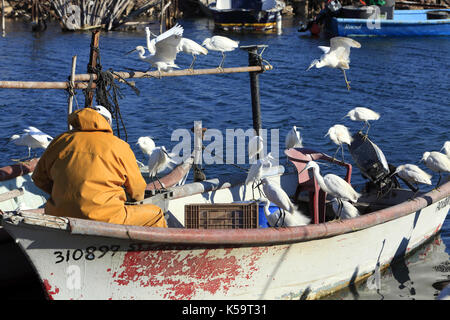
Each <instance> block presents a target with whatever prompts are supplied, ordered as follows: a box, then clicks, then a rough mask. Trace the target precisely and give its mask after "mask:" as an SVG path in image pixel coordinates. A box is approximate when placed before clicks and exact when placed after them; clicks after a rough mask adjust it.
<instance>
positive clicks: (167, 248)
mask: <svg viewBox="0 0 450 320" xmlns="http://www.w3.org/2000/svg"><path fill="white" fill-rule="evenodd" d="M290 150H295V151H296V152H288V153H287V155H288V157H289V159H290V160H291V161H293V160H299V161H302V159H300V158H296V156H295V154H296V153H298V152H301V153H303V154H304V155H306V158H307V159H308V161H309V160H313V159H315V160H319V159H321V160H324V161H328V162H330V163H331V164H333V163H336V162H335V160H334V159H331V158H330V157H328V156H326V155H324V154H323V153H320V152H315V151H313V150H308V149H290ZM361 150H362V149H361ZM365 154H366V152H364V154H362V155H361V156H364V155H365ZM357 163H359V162H358V161H357ZM338 164H339V163H338ZM340 165H343V163H340ZM362 172H365V171H364V170H362ZM367 172H368V171H367ZM272 173H273V174H272V175H271V176H270V179H271V181H273V182H275V183H279V184H280V186H281V187H282V188H283V190H285V191H286V193H288V194H289V195H290V196H291V198H294V195H295V198H296V200H297V201H296V202H297V203H298V205H299V207H306V208H309V210H310V212H311V213H313V212H315V210H314V209H315V208H314V206H315V205H312V204H311V203H308V201H309V198H308V196H304V195H303V194H302V193H301V192H300V193H299V192H298V191H299V185H300V184H299V172H298V171H297V169H295V168H293V167H288V169H287V170H285V169H284V168H283V167H281V166H278V167H276V168H275V170H274V171H273V172H272ZM349 173H350V175H351V167H349V166H347V174H349ZM245 178H246V176H245V175H241V176H236V177H233V179H232V180H230V179H226V180H225V179H211V180H205V181H202V182H195V183H189V184H186V185H183V186H176V187H172V188H169V193H161V194H156V195H153V196H151V197H148V198H146V199H144V200H143V201H142V203H155V204H158V205H159V206H160V207H161V208H163V209H164V211H165V213H166V218H167V220H168V225H169V226H170V227H169V228H148V227H137V226H126V225H116V224H108V223H103V222H96V221H90V220H83V219H75V218H65V217H54V216H48V215H45V214H43V210H42V209H38V210H13V211H4V212H3V213H2V219H1V221H2V225H3V227H4V228H5V230H6V231H7V232H8V233H9V234H10V235H11V236H12V237H13V238H14V239H15V241H16V242H17V243H18V245H19V246H20V247H21V248H22V250H23V251H24V253H25V254H26V255H27V256H28V258H29V260H30V262H31V263H32V265H33V267H34V268H35V270H36V272H37V273H38V275H39V277H40V279H41V281H42V284H43V287H44V289H45V290H46V292H47V294H48V296H49V297H50V298H52V299H288V298H307V299H315V298H319V297H323V296H325V295H327V294H329V293H332V292H334V291H336V290H338V289H340V288H343V287H345V286H348V285H349V284H352V283H354V282H357V281H360V280H362V279H364V278H366V277H368V276H369V275H370V274H371V273H372V272H373V271H374V270H375V268H376V266H377V265H379V266H381V267H385V266H387V265H389V263H390V262H391V261H392V260H393V259H395V258H398V257H402V256H405V255H407V254H408V253H410V252H411V251H412V250H414V249H416V248H418V247H419V246H420V245H421V244H423V243H424V242H425V241H426V240H427V239H429V238H430V237H432V236H433V235H435V234H436V233H438V232H439V231H440V229H441V227H442V224H443V222H444V220H445V218H446V216H447V213H448V211H449V208H450V182H447V183H445V184H444V185H441V186H440V187H439V188H438V189H433V190H432V191H429V192H426V193H418V194H417V196H416V197H414V198H413V199H410V198H411V197H412V196H413V195H414V191H412V190H408V189H402V188H399V187H398V186H396V185H395V184H393V185H391V186H390V187H389V190H381V191H383V194H384V195H380V193H379V192H380V189H377V188H374V187H373V186H374V183H375V184H376V183H377V181H378V182H379V181H380V180H377V181H375V180H374V181H369V183H368V184H370V185H371V186H372V187H371V188H365V190H364V191H363V196H362V197H361V198H360V199H359V200H358V202H357V203H356V206H357V207H358V209H359V211H360V212H361V215H360V216H359V217H356V218H352V219H347V220H333V219H330V218H329V217H330V210H331V208H330V207H331V206H330V203H329V202H328V201H325V200H324V201H325V202H324V203H323V204H325V208H326V212H321V217H322V218H320V217H319V218H317V217H315V216H314V215H313V214H311V217H312V218H313V223H312V224H309V225H306V226H298V227H285V228H261V227H260V228H247V229H240V228H236V229H198V228H186V224H185V206H186V205H189V204H217V205H219V204H231V203H240V202H242V201H248V202H250V203H253V202H255V200H254V198H255V197H254V195H253V190H252V187H251V184H249V185H246V184H245V182H244V181H245ZM350 178H351V177H350V176H349V177H348V179H350ZM389 178H391V177H389V175H385V177H384V180H383V182H382V183H383V185H384V186H386V185H387V183H386V182H387V179H389ZM14 179H16V178H14ZM300 187H301V185H300ZM366 187H367V185H366ZM300 189H301V188H300ZM300 191H301V190H300ZM255 192H256V193H257V191H255Z"/></svg>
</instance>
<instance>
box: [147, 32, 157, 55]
mask: <svg viewBox="0 0 450 320" xmlns="http://www.w3.org/2000/svg"><path fill="white" fill-rule="evenodd" d="M145 33H146V40H147V50H148V52H150V54H155V53H156V37H157V36H155V38H153V39H151V35H152V32H151V31H150V28H149V27H145ZM150 39H151V40H150Z"/></svg>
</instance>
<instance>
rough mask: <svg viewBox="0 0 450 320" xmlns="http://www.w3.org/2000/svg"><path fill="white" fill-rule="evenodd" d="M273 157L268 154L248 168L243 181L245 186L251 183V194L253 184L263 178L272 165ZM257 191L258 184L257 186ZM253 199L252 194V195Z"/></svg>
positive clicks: (253, 187)
mask: <svg viewBox="0 0 450 320" xmlns="http://www.w3.org/2000/svg"><path fill="white" fill-rule="evenodd" d="M274 160H275V159H274V157H273V156H272V153H270V152H269V153H268V154H267V155H266V156H265V157H264V158H262V159H258V160H257V161H256V162H255V163H253V164H252V165H251V166H250V169H249V171H248V173H247V178H246V179H245V184H249V183H250V182H251V183H252V192H254V189H255V184H257V183H259V181H260V180H261V179H262V178H263V176H264V174H265V172H264V171H267V170H268V169H269V168H271V167H272V166H273V165H274ZM257 186H258V189H259V184H258V185H257ZM260 191H261V190H260ZM253 198H255V197H254V194H253Z"/></svg>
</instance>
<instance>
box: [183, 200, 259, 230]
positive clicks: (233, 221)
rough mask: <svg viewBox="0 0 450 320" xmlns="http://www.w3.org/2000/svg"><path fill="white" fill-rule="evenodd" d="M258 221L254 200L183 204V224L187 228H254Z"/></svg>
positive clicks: (256, 205) (256, 226)
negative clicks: (249, 201) (247, 201)
mask: <svg viewBox="0 0 450 320" xmlns="http://www.w3.org/2000/svg"><path fill="white" fill-rule="evenodd" d="M258 222H259V221H258V204H257V203H256V202H252V203H227V204H225V203H214V204H204V203H202V204H188V205H185V206H184V226H185V227H186V228H188V229H256V228H258Z"/></svg>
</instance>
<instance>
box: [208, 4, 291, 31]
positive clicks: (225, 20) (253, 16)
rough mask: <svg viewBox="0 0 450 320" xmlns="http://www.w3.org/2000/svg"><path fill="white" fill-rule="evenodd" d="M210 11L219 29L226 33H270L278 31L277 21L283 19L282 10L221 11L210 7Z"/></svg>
mask: <svg viewBox="0 0 450 320" xmlns="http://www.w3.org/2000/svg"><path fill="white" fill-rule="evenodd" d="M209 10H210V12H211V14H212V17H213V19H214V24H215V26H216V28H218V29H222V30H225V31H245V30H255V31H268V30H276V26H277V19H281V10H282V9H281V8H280V9H279V10H277V9H272V10H268V11H264V10H252V9H226V10H219V9H216V8H215V7H214V6H210V7H209Z"/></svg>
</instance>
